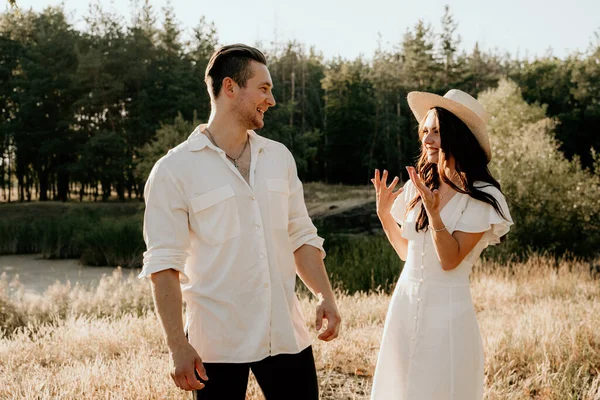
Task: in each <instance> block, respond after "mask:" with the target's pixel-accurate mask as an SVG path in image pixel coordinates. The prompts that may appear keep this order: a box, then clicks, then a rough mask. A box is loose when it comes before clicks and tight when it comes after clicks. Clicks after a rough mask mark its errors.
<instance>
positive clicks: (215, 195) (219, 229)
mask: <svg viewBox="0 0 600 400" xmlns="http://www.w3.org/2000/svg"><path fill="white" fill-rule="evenodd" d="M190 204H191V206H192V210H193V214H194V215H193V218H194V219H195V221H196V222H197V226H198V236H199V237H200V238H201V239H202V240H203V241H204V242H206V243H208V244H210V245H219V244H222V243H224V242H226V241H227V240H229V239H232V238H234V237H236V236H238V235H239V234H240V218H239V215H238V207H237V203H236V201H235V193H234V191H233V188H232V187H231V185H225V186H221V187H219V188H217V189H214V190H211V191H210V192H207V193H204V194H201V195H200V196H196V197H194V198H192V199H190Z"/></svg>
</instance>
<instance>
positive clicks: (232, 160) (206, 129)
mask: <svg viewBox="0 0 600 400" xmlns="http://www.w3.org/2000/svg"><path fill="white" fill-rule="evenodd" d="M204 130H205V131H206V133H208V138H209V139H210V141H211V142H212V144H214V145H215V146H217V147H218V148H219V149H221V147H220V146H219V145H218V144H217V142H215V139H214V138H213V135H212V133H210V131H209V130H208V128H204ZM249 140H250V138H249V137H248V135H246V143H244V148H243V149H242V152H241V153H240V155H239V156H237V157H236V158H233V157H231V156H230V155H229V154H227V152H226V151H225V150H223V149H221V150H223V152H224V153H225V157H227V158H228V159H230V160H231V162H233V166H234V167H236V168H237V169H239V168H240V165H239V164H238V162H237V161H238V160H239V159H240V158H241V157H242V156H243V155H244V153H245V152H246V147H248V141H249Z"/></svg>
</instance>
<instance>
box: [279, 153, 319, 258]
mask: <svg viewBox="0 0 600 400" xmlns="http://www.w3.org/2000/svg"><path fill="white" fill-rule="evenodd" d="M288 180H289V182H290V197H289V224H288V235H289V237H290V242H291V244H292V250H293V251H296V250H298V249H299V248H300V247H302V246H303V245H305V244H308V245H311V246H313V247H316V248H317V249H319V251H321V256H322V258H325V256H326V253H325V249H324V248H323V242H324V239H323V238H321V237H320V236H319V235H317V228H316V227H315V225H314V224H313V222H312V220H311V219H310V217H309V216H308V211H307V210H306V204H305V203H304V190H303V188H302V182H300V179H299V178H298V172H297V169H296V162H295V161H294V157H293V156H292V154H291V153H290V152H289V151H288Z"/></svg>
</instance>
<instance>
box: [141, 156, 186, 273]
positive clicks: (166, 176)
mask: <svg viewBox="0 0 600 400" xmlns="http://www.w3.org/2000/svg"><path fill="white" fill-rule="evenodd" d="M162 161H163V160H159V161H158V162H157V163H156V164H155V165H154V168H152V171H151V172H150V176H149V177H148V181H147V182H146V186H145V188H144V197H145V201H146V211H145V212H144V241H145V242H146V247H147V250H146V252H144V266H143V269H142V272H141V273H140V274H139V276H138V277H139V278H145V277H150V275H152V274H153V273H156V272H160V271H163V270H166V269H174V270H176V271H178V272H179V280H180V282H181V283H187V282H188V281H189V279H188V277H187V275H186V274H185V261H186V259H187V257H188V252H189V247H190V236H189V227H188V205H187V201H186V197H185V196H184V194H183V191H182V190H181V188H180V186H179V185H177V183H176V181H175V179H174V178H173V175H172V174H171V173H170V171H169V170H168V169H167V167H166V165H164V163H163V162H162Z"/></svg>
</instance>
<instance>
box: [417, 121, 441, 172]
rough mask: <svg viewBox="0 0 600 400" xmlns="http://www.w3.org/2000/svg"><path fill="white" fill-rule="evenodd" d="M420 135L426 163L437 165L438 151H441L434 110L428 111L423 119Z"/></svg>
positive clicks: (438, 127)
mask: <svg viewBox="0 0 600 400" xmlns="http://www.w3.org/2000/svg"><path fill="white" fill-rule="evenodd" d="M422 135H423V136H422V137H421V141H422V142H423V151H425V152H426V153H427V161H428V162H430V163H434V164H437V163H438V160H439V155H440V151H442V139H441V137H440V126H439V123H438V119H437V114H436V112H435V111H434V110H430V111H429V112H428V113H427V116H426V117H425V123H424V124H423V131H422Z"/></svg>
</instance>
